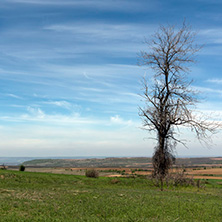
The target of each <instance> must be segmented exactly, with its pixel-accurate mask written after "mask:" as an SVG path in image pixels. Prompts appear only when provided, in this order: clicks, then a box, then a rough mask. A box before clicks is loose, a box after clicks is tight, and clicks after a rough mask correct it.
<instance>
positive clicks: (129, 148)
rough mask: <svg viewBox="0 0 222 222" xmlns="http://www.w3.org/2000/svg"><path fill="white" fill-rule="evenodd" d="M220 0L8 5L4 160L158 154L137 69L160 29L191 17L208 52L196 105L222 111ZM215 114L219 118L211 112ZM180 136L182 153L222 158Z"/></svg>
mask: <svg viewBox="0 0 222 222" xmlns="http://www.w3.org/2000/svg"><path fill="white" fill-rule="evenodd" d="M221 9H222V2H221V1H220V0H211V1H207V0H192V1H191V0H180V1H178V0H167V1H166V0H138V1H134V0H119V1H117V0H93V1H92V0H63V1H61V0H1V3H0V155H1V156H2V157H3V156H5V157H10V156H11V157H12V156H38V157H41V156H42V157H46V156H152V154H153V148H154V146H155V143H156V141H155V140H152V139H149V138H150V134H149V133H148V132H147V131H144V130H142V129H141V125H142V122H141V119H140V117H139V116H138V107H139V106H141V105H143V103H142V101H141V97H140V96H139V94H141V93H142V91H141V89H142V86H141V78H142V77H143V76H144V75H147V76H149V74H150V70H149V69H148V67H141V66H138V65H137V61H138V53H139V52H140V51H141V50H146V47H147V46H146V45H145V44H144V39H145V38H146V39H149V38H151V36H152V34H154V32H155V31H156V30H157V29H158V27H159V25H175V26H176V27H180V25H181V24H182V22H183V21H184V19H186V22H187V23H189V24H190V25H191V26H192V29H193V30H194V31H195V32H197V36H196V41H197V43H198V44H203V45H204V47H203V48H202V50H201V51H200V52H198V53H197V55H196V59H197V61H198V62H197V63H195V64H193V65H192V66H191V67H190V69H191V71H190V73H189V76H190V77H191V78H192V79H193V84H192V87H195V88H196V89H198V90H199V91H200V92H201V96H202V97H201V98H202V99H201V103H200V104H198V106H197V109H198V110H200V111H202V112H204V113H208V114H210V115H211V116H215V115H219V116H220V114H222V10H221ZM211 113H212V114H211ZM181 133H182V135H180V137H181V138H184V139H185V140H186V141H187V148H186V147H184V146H181V145H178V147H177V150H176V153H175V154H176V156H222V140H221V136H222V134H221V132H219V133H218V134H217V135H216V136H214V137H213V144H212V145H211V146H209V147H208V146H203V145H201V144H200V143H199V142H198V141H197V139H196V138H195V137H194V135H193V134H192V133H191V132H190V131H187V130H183V132H181Z"/></svg>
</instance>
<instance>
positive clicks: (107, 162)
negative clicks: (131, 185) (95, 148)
mask: <svg viewBox="0 0 222 222" xmlns="http://www.w3.org/2000/svg"><path fill="white" fill-rule="evenodd" d="M23 164H24V165H25V166H30V167H73V168H75V167H76V168H78V167H79V168H81V167H82V168H84V167H107V168H108V167H132V168H144V167H151V166H152V159H151V158H149V157H125V158H124V157H123V158H114V157H113V158H102V159H101V158H100V159H97V158H91V159H35V160H30V161H25V162H24V163H23ZM206 164H216V165H217V164H222V158H221V157H204V158H178V159H176V165H179V166H181V165H183V166H199V165H206Z"/></svg>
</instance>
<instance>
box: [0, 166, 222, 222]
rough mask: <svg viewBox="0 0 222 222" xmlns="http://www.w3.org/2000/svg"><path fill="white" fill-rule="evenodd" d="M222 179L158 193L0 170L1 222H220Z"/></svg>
mask: <svg viewBox="0 0 222 222" xmlns="http://www.w3.org/2000/svg"><path fill="white" fill-rule="evenodd" d="M221 189H222V180H206V184H205V185H203V187H201V188H198V187H197V186H186V187H185V186H177V187H174V186H170V187H165V189H164V191H163V192H161V191H160V190H159V188H158V187H156V186H155V185H154V184H153V182H152V181H151V180H149V179H145V178H139V177H138V178H108V177H99V178H87V177H85V176H77V175H61V174H51V173H38V172H18V171H10V170H1V171H0V198H1V201H0V215H1V217H0V221H9V222H13V221H16V222H17V221H113V222H114V221H115V222H118V221H138V222H139V221H158V222H159V221H171V222H172V221H189V222H190V221H207V222H209V221H221V218H222V192H221Z"/></svg>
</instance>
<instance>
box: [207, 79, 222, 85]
mask: <svg viewBox="0 0 222 222" xmlns="http://www.w3.org/2000/svg"><path fill="white" fill-rule="evenodd" d="M206 82H209V83H216V84H222V79H207V80H206Z"/></svg>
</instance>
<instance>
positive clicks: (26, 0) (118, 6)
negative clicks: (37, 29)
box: [3, 0, 158, 12]
mask: <svg viewBox="0 0 222 222" xmlns="http://www.w3.org/2000/svg"><path fill="white" fill-rule="evenodd" d="M3 1H4V2H6V3H21V4H29V5H42V6H62V7H67V6H69V7H78V8H90V9H92V8H96V9H97V10H107V11H128V10H131V11H132V12H137V11H144V10H145V9H144V4H146V5H147V6H149V7H148V9H146V10H154V9H157V7H158V4H157V3H155V2H153V1H151V0H149V1H141V2H136V1H130V0H122V1H117V0H114V1H103V0H93V1H90V0H63V1H60V0H3Z"/></svg>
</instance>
